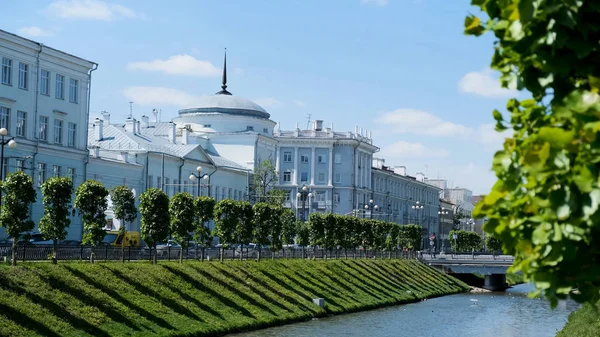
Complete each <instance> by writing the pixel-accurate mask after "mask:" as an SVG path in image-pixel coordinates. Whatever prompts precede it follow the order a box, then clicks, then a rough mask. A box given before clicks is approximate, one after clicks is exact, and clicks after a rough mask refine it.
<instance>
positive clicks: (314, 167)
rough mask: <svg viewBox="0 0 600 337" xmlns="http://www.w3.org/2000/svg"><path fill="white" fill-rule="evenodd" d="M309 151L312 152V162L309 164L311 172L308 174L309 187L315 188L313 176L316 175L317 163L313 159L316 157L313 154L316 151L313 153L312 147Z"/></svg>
mask: <svg viewBox="0 0 600 337" xmlns="http://www.w3.org/2000/svg"><path fill="white" fill-rule="evenodd" d="M311 151H312V162H311V165H312V169H311V171H312V172H310V185H311V186H315V174H317V161H316V160H315V157H316V156H315V152H316V151H315V147H314V146H313V147H312V148H311Z"/></svg>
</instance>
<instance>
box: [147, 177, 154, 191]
mask: <svg viewBox="0 0 600 337" xmlns="http://www.w3.org/2000/svg"><path fill="white" fill-rule="evenodd" d="M153 184H154V181H153V180H152V176H148V188H152V187H154V185H153Z"/></svg>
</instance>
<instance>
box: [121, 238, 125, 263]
mask: <svg viewBox="0 0 600 337" xmlns="http://www.w3.org/2000/svg"><path fill="white" fill-rule="evenodd" d="M121 262H123V263H125V239H124V238H123V242H121Z"/></svg>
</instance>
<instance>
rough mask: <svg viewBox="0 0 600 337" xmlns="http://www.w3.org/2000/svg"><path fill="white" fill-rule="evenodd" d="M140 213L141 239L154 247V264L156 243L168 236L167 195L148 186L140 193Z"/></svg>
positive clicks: (154, 260)
mask: <svg viewBox="0 0 600 337" xmlns="http://www.w3.org/2000/svg"><path fill="white" fill-rule="evenodd" d="M140 213H142V225H141V228H140V230H141V234H142V239H143V240H144V241H146V243H147V244H148V245H149V246H150V247H152V248H154V256H153V259H152V261H153V263H154V264H156V244H157V243H158V242H162V241H165V240H167V238H168V237H169V223H170V220H171V219H170V215H169V197H168V196H167V194H166V193H165V192H163V191H162V190H160V189H158V188H149V189H148V190H146V191H145V192H144V193H142V194H141V195H140Z"/></svg>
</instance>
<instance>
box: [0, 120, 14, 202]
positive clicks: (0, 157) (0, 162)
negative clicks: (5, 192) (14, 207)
mask: <svg viewBox="0 0 600 337" xmlns="http://www.w3.org/2000/svg"><path fill="white" fill-rule="evenodd" d="M6 135H8V130H6V129H5V128H1V129H0V137H1V138H0V144H2V149H1V150H0V179H2V180H4V146H5V145H8V147H10V148H11V149H14V148H15V147H17V142H16V141H15V137H10V138H9V139H5V138H6ZM0 205H2V190H0Z"/></svg>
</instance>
